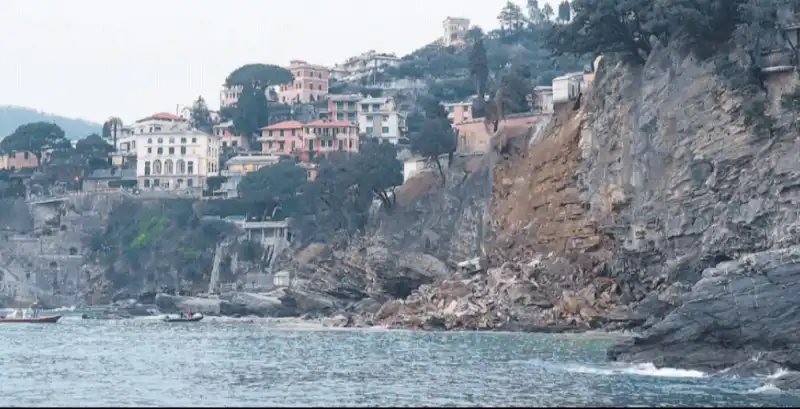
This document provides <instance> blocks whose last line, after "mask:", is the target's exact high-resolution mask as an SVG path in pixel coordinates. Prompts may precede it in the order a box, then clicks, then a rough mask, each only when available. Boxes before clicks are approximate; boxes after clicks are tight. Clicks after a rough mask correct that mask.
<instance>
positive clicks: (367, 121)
mask: <svg viewBox="0 0 800 409" xmlns="http://www.w3.org/2000/svg"><path fill="white" fill-rule="evenodd" d="M358 130H359V133H361V134H363V135H366V136H367V137H373V138H380V139H381V140H384V141H387V142H391V143H394V144H397V143H399V142H400V138H404V137H405V130H406V115H405V114H401V113H400V112H399V111H398V107H397V102H396V101H395V100H394V98H391V97H366V98H363V99H361V101H359V110H358Z"/></svg>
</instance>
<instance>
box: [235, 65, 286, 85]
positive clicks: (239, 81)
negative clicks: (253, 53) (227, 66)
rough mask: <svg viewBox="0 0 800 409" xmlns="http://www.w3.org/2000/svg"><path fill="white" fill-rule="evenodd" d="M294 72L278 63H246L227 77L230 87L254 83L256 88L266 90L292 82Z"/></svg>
mask: <svg viewBox="0 0 800 409" xmlns="http://www.w3.org/2000/svg"><path fill="white" fill-rule="evenodd" d="M293 79H294V77H293V76H292V73H291V72H290V71H289V70H287V69H285V68H283V67H279V66H277V65H270V64H246V65H243V66H241V67H239V68H237V69H235V70H233V72H231V73H230V74H229V75H228V78H226V79H225V85H227V86H229V87H233V86H237V85H252V86H253V87H255V88H259V89H261V90H266V89H267V88H269V87H271V86H273V85H280V84H286V83H289V82H292V80H293Z"/></svg>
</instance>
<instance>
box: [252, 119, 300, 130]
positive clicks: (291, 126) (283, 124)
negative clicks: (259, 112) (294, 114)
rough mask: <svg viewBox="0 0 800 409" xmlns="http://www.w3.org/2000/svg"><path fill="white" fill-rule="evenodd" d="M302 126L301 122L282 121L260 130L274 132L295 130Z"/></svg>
mask: <svg viewBox="0 0 800 409" xmlns="http://www.w3.org/2000/svg"><path fill="white" fill-rule="evenodd" d="M302 126H303V123H302V122H298V121H283V122H278V123H277V124H272V125H270V126H265V127H263V128H261V130H262V131H263V130H274V129H296V128H300V127H302Z"/></svg>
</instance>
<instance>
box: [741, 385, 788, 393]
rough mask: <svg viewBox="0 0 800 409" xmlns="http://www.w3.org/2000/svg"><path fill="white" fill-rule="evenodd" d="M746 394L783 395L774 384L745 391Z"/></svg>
mask: <svg viewBox="0 0 800 409" xmlns="http://www.w3.org/2000/svg"><path fill="white" fill-rule="evenodd" d="M747 393H764V394H779V393H783V391H782V390H781V388H779V387H777V386H775V385H774V384H771V383H768V384H766V385H761V386H759V387H758V388H755V389H751V390H749V391H747Z"/></svg>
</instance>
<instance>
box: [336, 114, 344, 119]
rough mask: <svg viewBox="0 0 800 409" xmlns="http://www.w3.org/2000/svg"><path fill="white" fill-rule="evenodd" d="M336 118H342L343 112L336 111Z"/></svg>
mask: <svg viewBox="0 0 800 409" xmlns="http://www.w3.org/2000/svg"><path fill="white" fill-rule="evenodd" d="M336 119H338V120H340V121H342V120H344V113H343V112H337V113H336Z"/></svg>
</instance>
